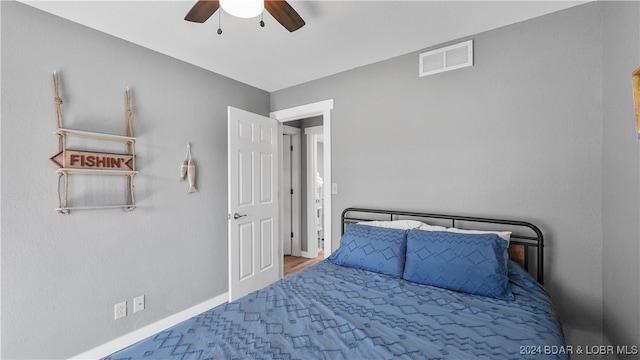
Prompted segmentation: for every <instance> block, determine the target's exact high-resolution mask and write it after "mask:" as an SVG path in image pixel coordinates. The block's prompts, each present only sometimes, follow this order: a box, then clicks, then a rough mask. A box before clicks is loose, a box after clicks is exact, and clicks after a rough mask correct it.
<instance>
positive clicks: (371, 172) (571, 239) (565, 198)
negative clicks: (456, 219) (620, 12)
mask: <svg viewBox="0 0 640 360" xmlns="http://www.w3.org/2000/svg"><path fill="white" fill-rule="evenodd" d="M629 36H631V37H634V36H637V35H634V34H629ZM471 38H472V39H474V42H475V43H474V48H475V54H474V56H475V65H474V66H473V67H470V68H465V69H460V70H456V71H452V72H447V73H442V74H438V75H434V76H429V77H424V78H420V77H418V52H416V53H412V54H408V55H406V56H400V57H397V58H393V59H390V60H387V61H384V62H381V63H377V64H373V65H369V66H365V67H361V68H357V69H354V70H350V71H348V72H344V73H341V74H337V75H334V76H331V77H327V78H324V79H320V80H317V81H313V82H309V83H306V84H303V85H300V86H296V87H292V88H289V89H284V90H281V91H278V92H275V93H272V94H271V108H272V109H273V110H279V109H284V108H288V107H291V106H296V105H300V104H306V103H311V102H315V101H321V100H325V99H330V98H333V99H335V109H334V110H333V111H332V117H331V119H332V124H331V127H332V134H331V135H332V137H331V140H332V151H333V154H332V172H333V173H332V176H333V179H332V181H333V182H337V183H338V184H339V189H340V190H339V194H338V195H334V197H333V214H332V221H333V234H332V235H333V247H334V248H337V246H338V244H339V239H340V237H339V229H340V227H339V215H340V212H341V211H342V210H343V209H344V208H345V207H349V206H371V207H390V208H399V209H409V210H429V211H434V212H444V213H462V214H470V215H483V216H496V217H508V218H515V219H524V220H529V221H531V222H533V223H535V224H538V225H539V226H540V227H541V228H542V230H543V232H544V234H545V236H546V239H547V244H546V252H545V254H546V258H545V260H546V269H547V272H546V279H545V280H546V287H547V289H548V290H549V292H550V294H551V296H552V297H553V298H554V300H555V304H556V306H557V308H558V310H559V312H560V314H561V317H562V320H563V323H564V327H565V335H566V337H567V340H568V342H569V343H571V344H575V345H578V344H580V345H584V344H601V343H602V342H603V336H602V326H603V318H602V316H603V310H602V304H603V300H602V297H603V295H602V294H603V292H602V291H603V285H602V274H603V269H602V259H603V257H602V253H603V250H602V246H603V240H602V238H603V235H602V231H603V230H602V211H601V209H602V188H603V183H602V161H601V159H602V151H603V147H602V141H603V140H602V90H601V89H602V26H601V5H600V4H599V3H590V4H586V5H583V6H579V7H576V8H572V9H568V10H566V11H561V12H558V13H554V14H551V15H548V16H544V17H541V18H536V19H533V20H530V21H526V22H522V23H519V24H515V25H512V26H508V27H505V28H501V29H497V30H494V31H489V32H486V33H481V34H478V35H476V36H473V37H471ZM461 40H465V39H461ZM636 42H637V40H636ZM625 71H627V70H625ZM627 74H628V72H627ZM627 100H629V99H627ZM629 101H630V100H629ZM636 153H637V150H636ZM636 191H637V190H636ZM632 196H633V195H632ZM636 197H637V195H636ZM636 221H637V219H636ZM636 224H637V222H636ZM636 226H637V225H636ZM636 241H637V237H636ZM635 254H638V251H635ZM636 260H637V259H636ZM636 274H637V272H636ZM629 296H636V297H637V296H638V294H637V292H636V293H635V294H629ZM635 326H636V329H637V325H635Z"/></svg>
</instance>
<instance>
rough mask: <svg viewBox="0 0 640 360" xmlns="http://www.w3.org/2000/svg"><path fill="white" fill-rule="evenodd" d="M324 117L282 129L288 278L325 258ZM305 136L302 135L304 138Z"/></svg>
mask: <svg viewBox="0 0 640 360" xmlns="http://www.w3.org/2000/svg"><path fill="white" fill-rule="evenodd" d="M323 131H324V128H323V119H322V116H316V117H312V118H308V119H301V120H295V121H289V122H286V123H284V124H283V127H282V132H283V133H282V140H283V141H282V152H283V156H282V176H281V179H282V186H283V189H282V199H283V201H282V226H283V231H282V234H283V239H282V244H283V247H282V249H283V255H284V275H285V276H286V275H288V273H290V272H291V269H292V268H295V269H297V270H300V268H302V267H304V265H305V264H309V265H311V264H313V263H315V262H317V261H314V262H309V261H306V260H305V259H315V260H318V261H319V260H321V259H323V258H324V240H325V236H324V229H325V225H324V220H325V216H324V197H325V195H324V186H325V184H324V180H323V179H324V136H323ZM301 135H302V136H301Z"/></svg>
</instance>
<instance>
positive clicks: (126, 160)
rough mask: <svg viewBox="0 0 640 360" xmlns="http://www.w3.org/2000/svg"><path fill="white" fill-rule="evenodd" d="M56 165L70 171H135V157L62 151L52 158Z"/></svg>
mask: <svg viewBox="0 0 640 360" xmlns="http://www.w3.org/2000/svg"><path fill="white" fill-rule="evenodd" d="M51 161H53V162H54V163H55V164H56V165H58V166H59V167H61V168H68V169H69V168H70V169H101V170H133V164H132V162H133V155H127V154H110V153H101V152H89V151H77V150H68V149H67V150H62V151H60V152H59V153H57V154H55V155H53V156H52V157H51Z"/></svg>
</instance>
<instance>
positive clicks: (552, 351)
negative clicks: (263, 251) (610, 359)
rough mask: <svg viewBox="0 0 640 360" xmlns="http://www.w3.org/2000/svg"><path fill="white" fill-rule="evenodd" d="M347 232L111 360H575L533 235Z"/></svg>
mask: <svg viewBox="0 0 640 360" xmlns="http://www.w3.org/2000/svg"><path fill="white" fill-rule="evenodd" d="M422 224H424V226H423V225H422ZM421 226H422V229H421V228H420V227H421ZM342 228H343V236H342V239H341V246H340V248H339V249H338V250H337V251H336V252H334V254H332V255H331V257H329V258H328V259H325V260H323V261H321V262H320V263H318V264H316V265H313V266H311V267H309V268H307V269H305V270H303V271H301V272H299V273H297V274H295V275H292V276H289V277H287V278H285V279H282V280H280V281H278V282H276V283H274V284H272V285H270V286H268V287H266V288H264V289H261V290H258V291H255V292H253V293H250V294H249V295H247V296H245V297H243V298H241V299H238V300H236V301H234V302H230V303H226V304H222V305H220V306H218V307H215V308H213V309H210V310H208V311H206V312H204V313H202V314H200V315H197V316H195V317H193V318H191V319H189V320H186V321H184V322H182V323H180V324H178V325H176V326H173V327H171V328H169V329H166V330H164V331H162V332H160V333H158V334H156V335H154V336H152V337H150V338H148V339H146V340H143V341H141V342H139V343H137V344H135V345H132V346H130V347H128V348H126V349H123V350H121V351H119V352H117V353H114V354H112V355H110V356H108V357H107V358H106V359H246V358H250V359H391V358H407V359H481V358H484V359H521V358H523V359H528V358H530V359H533V358H540V356H541V355H542V356H543V357H544V358H558V359H568V358H569V354H568V351H569V350H570V348H568V347H567V346H566V344H565V341H564V337H563V333H562V328H561V325H560V321H559V319H558V317H557V315H556V312H555V310H554V308H553V306H552V304H551V302H550V300H549V297H548V295H547V293H546V292H545V290H544V288H543V286H542V284H543V281H544V279H543V276H544V272H543V261H542V260H543V254H542V249H543V235H542V232H541V231H540V230H539V229H538V228H537V227H536V226H535V225H532V224H530V223H527V222H521V221H511V220H502V219H490V218H478V217H467V216H452V215H442V214H429V213H418V212H406V211H396V210H380V209H362V208H349V209H346V210H345V211H344V212H343V214H342ZM469 229H473V230H469ZM507 233H508V239H504V236H505V235H506V234H507ZM403 244H404V245H403ZM451 244H453V248H452V245H451ZM461 244H465V245H461ZM397 246H399V249H400V250H398V248H397ZM403 246H404V247H403ZM458 248H464V249H465V250H463V251H462V252H459V251H458ZM507 248H508V249H509V250H508V253H509V254H510V255H509V257H510V258H511V259H513V260H511V259H507V255H506V254H507ZM425 249H427V250H425ZM433 249H437V251H435V250H433ZM487 249H488V250H487ZM403 251H404V254H402V252H403ZM425 251H426V252H425ZM478 254H479V255H478ZM492 254H493V255H492ZM503 256H504V257H503ZM494 257H495V258H497V259H498V260H497V261H494V260H495V259H493V258H494ZM398 258H399V259H398ZM485 258H490V259H493V260H491V261H488V262H489V263H491V264H490V265H489V266H488V267H487V265H486V264H485V263H487V261H485ZM371 259H373V260H371ZM434 259H435V260H434ZM437 259H439V260H437ZM442 259H445V260H442ZM461 259H462V260H461ZM478 259H482V260H478ZM469 261H471V264H472V265H471V267H469ZM400 263H402V264H400ZM496 264H498V265H496ZM470 269H471V270H470ZM530 272H531V274H530ZM435 273H439V274H440V275H433V274H435ZM426 274H429V275H426ZM432 275H433V276H432ZM461 276H462V277H466V278H468V279H463V280H462V281H461V280H460V277H461ZM447 277H451V278H450V279H447ZM505 277H506V280H505ZM478 278H479V279H480V282H481V283H483V285H480V286H479V285H477V282H474V281H476V280H477V279H478ZM452 279H453V280H455V281H451V280H452ZM467 280H468V281H467ZM443 281H444V282H443ZM504 281H506V286H505V284H504ZM487 282H489V283H490V284H489V285H488V286H487V285H486V283H487ZM494 284H502V285H499V286H495V285H494ZM505 289H506V290H505Z"/></svg>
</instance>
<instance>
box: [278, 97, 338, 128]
mask: <svg viewBox="0 0 640 360" xmlns="http://www.w3.org/2000/svg"><path fill="white" fill-rule="evenodd" d="M332 109H333V99H329V100H324V101H319V102H316V103H311V104H307V105H300V106H296V107H292V108H288V109H283V110H277V111H272V112H271V114H270V115H269V117H271V118H272V119H276V120H278V121H279V122H287V121H291V120H300V119H305V118H309V117H314V116H318V115H324V113H325V112H326V111H329V110H332Z"/></svg>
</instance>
